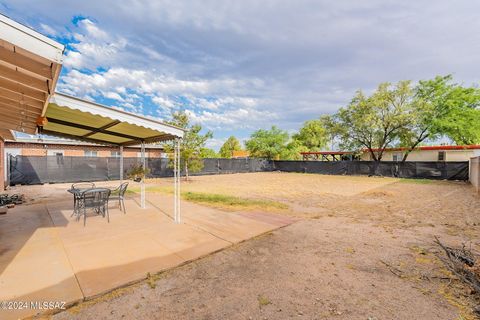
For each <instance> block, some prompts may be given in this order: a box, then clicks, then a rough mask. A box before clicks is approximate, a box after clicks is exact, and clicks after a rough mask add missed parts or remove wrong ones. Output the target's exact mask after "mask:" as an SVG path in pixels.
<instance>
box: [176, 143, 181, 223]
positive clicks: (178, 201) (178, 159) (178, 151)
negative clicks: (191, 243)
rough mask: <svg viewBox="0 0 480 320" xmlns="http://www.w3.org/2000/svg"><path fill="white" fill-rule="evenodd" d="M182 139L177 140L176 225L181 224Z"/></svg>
mask: <svg viewBox="0 0 480 320" xmlns="http://www.w3.org/2000/svg"><path fill="white" fill-rule="evenodd" d="M181 141H182V139H177V149H178V150H177V166H178V167H177V171H178V173H177V180H178V181H177V196H176V201H177V218H176V220H175V222H176V223H180V220H181V219H180V214H181V210H180V178H181V177H182V171H181V169H180V143H181Z"/></svg>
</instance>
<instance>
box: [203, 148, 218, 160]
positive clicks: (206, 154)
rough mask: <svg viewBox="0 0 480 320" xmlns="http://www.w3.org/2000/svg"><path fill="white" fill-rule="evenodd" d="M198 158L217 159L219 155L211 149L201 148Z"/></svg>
mask: <svg viewBox="0 0 480 320" xmlns="http://www.w3.org/2000/svg"><path fill="white" fill-rule="evenodd" d="M200 157H201V158H202V159H205V158H219V154H218V153H217V152H216V151H215V150H213V149H211V148H201V149H200Z"/></svg>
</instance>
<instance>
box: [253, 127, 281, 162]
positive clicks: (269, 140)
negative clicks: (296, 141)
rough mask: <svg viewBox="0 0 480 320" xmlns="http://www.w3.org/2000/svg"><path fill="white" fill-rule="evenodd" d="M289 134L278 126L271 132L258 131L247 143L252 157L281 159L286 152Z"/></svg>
mask: <svg viewBox="0 0 480 320" xmlns="http://www.w3.org/2000/svg"><path fill="white" fill-rule="evenodd" d="M288 139H289V134H288V132H286V131H283V130H281V129H279V128H277V127H276V126H272V128H271V129H270V130H263V129H260V130H257V131H255V132H254V133H252V135H251V136H250V139H249V140H247V141H246V142H245V146H246V147H247V150H248V151H249V152H250V155H251V156H252V157H258V158H266V159H279V158H280V155H281V154H282V152H284V151H285V148H286V146H287V142H288Z"/></svg>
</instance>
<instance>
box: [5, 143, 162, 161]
mask: <svg viewBox="0 0 480 320" xmlns="http://www.w3.org/2000/svg"><path fill="white" fill-rule="evenodd" d="M5 147H6V148H15V149H21V154H22V155H23V156H46V155H47V151H48V150H62V151H63V155H64V156H66V157H83V156H85V151H96V152H97V157H111V156H112V152H113V151H115V152H119V151H120V149H119V148H118V147H104V146H89V145H67V144H42V143H21V142H8V141H7V142H5ZM140 152H141V150H140V148H127V147H124V148H123V156H124V157H125V158H133V157H137V155H138V154H139V153H140ZM145 156H146V157H149V158H153V157H155V158H159V157H161V156H162V150H159V149H150V150H149V149H148V147H146V150H145Z"/></svg>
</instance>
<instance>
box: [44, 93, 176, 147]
mask: <svg viewBox="0 0 480 320" xmlns="http://www.w3.org/2000/svg"><path fill="white" fill-rule="evenodd" d="M38 125H39V129H40V132H41V133H42V134H47V135H52V136H58V137H64V138H69V139H75V140H82V141H87V142H93V143H97V144H106V145H119V146H120V145H122V146H132V145H138V144H139V143H142V142H144V143H153V142H161V141H167V140H173V139H175V138H182V137H183V134H184V130H183V129H181V128H178V127H175V126H172V125H168V124H165V123H163V122H161V121H158V120H155V119H150V118H146V117H143V116H139V115H135V114H133V113H129V112H125V111H122V110H118V109H114V108H110V107H106V106H103V105H100V104H97V103H94V102H90V101H86V100H82V99H78V98H75V97H72V96H68V95H65V94H60V93H55V94H54V95H53V96H52V97H51V98H50V103H49V104H48V107H47V110H46V113H45V118H44V119H43V121H39V123H38Z"/></svg>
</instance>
